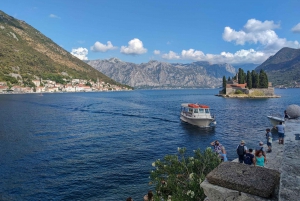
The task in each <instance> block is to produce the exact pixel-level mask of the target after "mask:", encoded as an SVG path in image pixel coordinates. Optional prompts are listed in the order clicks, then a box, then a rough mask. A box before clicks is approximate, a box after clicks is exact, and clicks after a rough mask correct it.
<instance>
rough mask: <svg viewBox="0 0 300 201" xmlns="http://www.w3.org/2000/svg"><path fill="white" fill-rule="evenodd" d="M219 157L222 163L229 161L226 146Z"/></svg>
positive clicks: (222, 148)
mask: <svg viewBox="0 0 300 201" xmlns="http://www.w3.org/2000/svg"><path fill="white" fill-rule="evenodd" d="M219 157H220V158H221V161H223V162H226V161H228V159H227V154H226V149H225V147H224V146H222V147H221V152H220V153H219Z"/></svg>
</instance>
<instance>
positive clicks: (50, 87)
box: [0, 79, 131, 94]
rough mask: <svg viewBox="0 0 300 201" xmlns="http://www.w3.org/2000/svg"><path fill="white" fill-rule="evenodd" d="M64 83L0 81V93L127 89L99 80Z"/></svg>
mask: <svg viewBox="0 0 300 201" xmlns="http://www.w3.org/2000/svg"><path fill="white" fill-rule="evenodd" d="M64 81H65V82H66V84H61V83H57V82H55V81H53V80H43V79H35V80H32V83H33V84H34V86H33V87H29V86H21V85H14V86H11V85H9V84H7V82H0V94H7V93H13V94H22V93H59V92H101V91H104V92H105V91H128V90H131V89H129V88H128V87H125V86H118V85H113V84H110V83H105V82H103V81H101V80H99V79H98V80H97V81H96V82H93V81H92V80H84V79H71V80H66V79H64Z"/></svg>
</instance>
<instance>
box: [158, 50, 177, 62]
mask: <svg viewBox="0 0 300 201" xmlns="http://www.w3.org/2000/svg"><path fill="white" fill-rule="evenodd" d="M161 57H162V58H163V59H168V60H175V59H180V56H179V55H178V54H177V53H175V52H173V51H170V52H169V53H167V54H163V55H162V56H161Z"/></svg>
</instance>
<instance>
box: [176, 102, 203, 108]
mask: <svg viewBox="0 0 300 201" xmlns="http://www.w3.org/2000/svg"><path fill="white" fill-rule="evenodd" d="M181 106H182V107H190V108H205V109H208V108H209V106H207V105H202V104H194V103H183V104H181Z"/></svg>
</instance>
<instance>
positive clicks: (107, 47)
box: [91, 41, 117, 52]
mask: <svg viewBox="0 0 300 201" xmlns="http://www.w3.org/2000/svg"><path fill="white" fill-rule="evenodd" d="M114 49H117V47H115V46H113V44H112V43H111V42H110V41H107V44H106V45H105V44H102V43H100V42H99V41H97V42H96V43H95V44H94V45H93V46H92V47H91V50H92V51H93V52H107V51H108V50H114Z"/></svg>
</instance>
